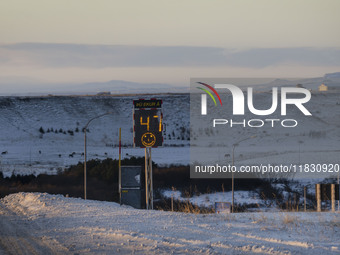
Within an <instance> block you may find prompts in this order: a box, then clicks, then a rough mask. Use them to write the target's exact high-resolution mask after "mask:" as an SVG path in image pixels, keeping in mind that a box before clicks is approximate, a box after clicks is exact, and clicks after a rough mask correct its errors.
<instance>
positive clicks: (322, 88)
mask: <svg viewBox="0 0 340 255" xmlns="http://www.w3.org/2000/svg"><path fill="white" fill-rule="evenodd" d="M327 90H328V87H327V86H326V85H325V84H323V83H322V84H321V85H320V86H319V91H327Z"/></svg>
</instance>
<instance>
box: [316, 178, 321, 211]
mask: <svg viewBox="0 0 340 255" xmlns="http://www.w3.org/2000/svg"><path fill="white" fill-rule="evenodd" d="M316 203H317V211H318V212H321V185H320V184H316Z"/></svg>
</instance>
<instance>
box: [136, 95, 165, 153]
mask: <svg viewBox="0 0 340 255" xmlns="http://www.w3.org/2000/svg"><path fill="white" fill-rule="evenodd" d="M133 105H134V113H133V132H134V142H133V143H134V146H135V147H141V148H146V147H159V146H162V145H163V114H162V110H161V106H162V100H138V101H134V102H133Z"/></svg>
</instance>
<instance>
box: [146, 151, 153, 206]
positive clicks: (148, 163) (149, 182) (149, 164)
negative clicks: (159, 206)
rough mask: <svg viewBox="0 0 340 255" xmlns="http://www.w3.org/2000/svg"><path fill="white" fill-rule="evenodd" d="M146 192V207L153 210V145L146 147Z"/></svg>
mask: <svg viewBox="0 0 340 255" xmlns="http://www.w3.org/2000/svg"><path fill="white" fill-rule="evenodd" d="M145 189H146V190H145V191H146V192H145V194H146V199H145V201H146V209H147V210H149V209H151V210H153V185H152V158H151V147H147V148H145Z"/></svg>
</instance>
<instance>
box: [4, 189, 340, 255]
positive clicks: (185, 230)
mask: <svg viewBox="0 0 340 255" xmlns="http://www.w3.org/2000/svg"><path fill="white" fill-rule="evenodd" d="M0 226H1V227H0V254H6V253H10V254H20V253H25V254H27V253H29V254H272V255H274V254H275V255H287V254H339V253H340V241H339V238H338V237H339V232H340V214H339V213H329V212H324V213H314V212H310V213H288V212H276V213H238V214H225V215H222V214H206V215H202V214H201V215H195V214H185V213H171V212H162V211H147V210H136V209H132V208H130V207H126V206H119V205H118V204H116V203H109V202H99V201H91V200H87V201H85V200H82V199H77V198H65V197H63V196H61V195H57V196H56V195H49V194H41V193H17V194H12V195H9V196H7V197H5V198H3V199H1V200H0Z"/></svg>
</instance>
